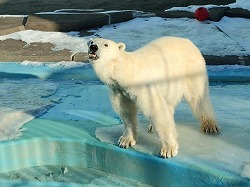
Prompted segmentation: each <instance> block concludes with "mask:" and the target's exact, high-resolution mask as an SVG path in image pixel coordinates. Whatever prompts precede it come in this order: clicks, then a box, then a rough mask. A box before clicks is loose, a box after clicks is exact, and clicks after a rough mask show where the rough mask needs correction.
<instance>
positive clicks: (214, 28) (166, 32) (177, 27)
mask: <svg viewBox="0 0 250 187" xmlns="http://www.w3.org/2000/svg"><path fill="white" fill-rule="evenodd" d="M249 30H250V19H244V18H228V17H224V18H223V19H222V20H221V21H220V22H218V23H217V22H204V23H201V22H198V21H197V20H195V19H188V18H182V19H166V18H165V19H164V18H160V17H151V18H136V19H133V20H131V21H128V22H125V23H119V24H115V25H107V26H104V27H102V28H100V29H97V31H96V32H95V33H94V34H93V35H92V36H89V37H79V34H80V33H79V32H67V33H60V32H42V31H33V30H26V31H20V32H16V33H12V34H9V35H5V36H0V40H6V39H8V38H11V39H15V40H21V41H24V42H26V43H27V45H29V44H30V43H32V42H42V43H47V42H50V43H52V44H53V45H54V48H52V50H63V49H69V50H70V51H71V52H72V53H77V52H87V41H88V40H89V38H94V37H97V36H101V37H103V38H107V39H111V40H114V41H116V42H124V43H125V44H126V46H127V50H128V51H132V50H135V49H138V48H139V47H141V46H143V45H145V44H146V43H148V42H150V41H152V40H153V39H156V38H158V37H162V36H178V37H184V38H189V39H190V40H191V41H193V42H194V43H195V44H196V45H197V46H198V47H199V49H200V50H201V52H202V53H203V54H205V55H218V56H224V55H239V56H244V55H249V54H250V36H249V34H248V33H249ZM221 31H222V32H221Z"/></svg>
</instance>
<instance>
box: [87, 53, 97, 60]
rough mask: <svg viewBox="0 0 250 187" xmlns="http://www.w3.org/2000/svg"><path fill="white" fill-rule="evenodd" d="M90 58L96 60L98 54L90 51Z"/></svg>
mask: <svg viewBox="0 0 250 187" xmlns="http://www.w3.org/2000/svg"><path fill="white" fill-rule="evenodd" d="M89 59H92V60H96V59H97V55H96V54H94V53H89Z"/></svg>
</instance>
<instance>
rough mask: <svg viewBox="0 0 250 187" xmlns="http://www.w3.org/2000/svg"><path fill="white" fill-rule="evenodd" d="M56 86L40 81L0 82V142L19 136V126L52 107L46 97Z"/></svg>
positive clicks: (53, 91) (51, 93) (50, 94)
mask: <svg viewBox="0 0 250 187" xmlns="http://www.w3.org/2000/svg"><path fill="white" fill-rule="evenodd" d="M57 89H58V85H57V84H55V83H52V82H41V80H35V79H34V80H33V79H30V80H26V81H25V82H24V81H22V80H3V81H1V82H0V97H1V100H0V141H3V140H7V139H12V138H16V137H18V136H20V135H21V130H20V128H21V126H22V125H23V124H25V123H27V122H28V121H30V120H32V119H34V118H35V117H36V116H39V115H41V114H43V113H44V112H46V111H47V110H49V109H50V108H51V107H53V106H54V105H55V104H54V103H53V102H51V101H50V100H49V99H46V98H47V97H50V96H52V95H53V94H54V93H55V92H56V91H57Z"/></svg>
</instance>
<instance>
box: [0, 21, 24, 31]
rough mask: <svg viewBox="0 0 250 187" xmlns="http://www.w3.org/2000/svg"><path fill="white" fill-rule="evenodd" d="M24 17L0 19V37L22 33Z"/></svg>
mask: <svg viewBox="0 0 250 187" xmlns="http://www.w3.org/2000/svg"><path fill="white" fill-rule="evenodd" d="M23 30H25V28H24V17H0V35H7V34H10V33H13V32H18V31H23Z"/></svg>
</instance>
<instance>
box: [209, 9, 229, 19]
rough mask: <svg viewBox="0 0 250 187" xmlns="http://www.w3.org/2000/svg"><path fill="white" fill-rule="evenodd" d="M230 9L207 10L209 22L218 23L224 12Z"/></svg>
mask: <svg viewBox="0 0 250 187" xmlns="http://www.w3.org/2000/svg"><path fill="white" fill-rule="evenodd" d="M228 9H230V8H229V7H213V8H210V9H209V18H208V19H209V20H211V21H220V20H221V18H222V17H223V16H225V14H226V11H227V10H228Z"/></svg>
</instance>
